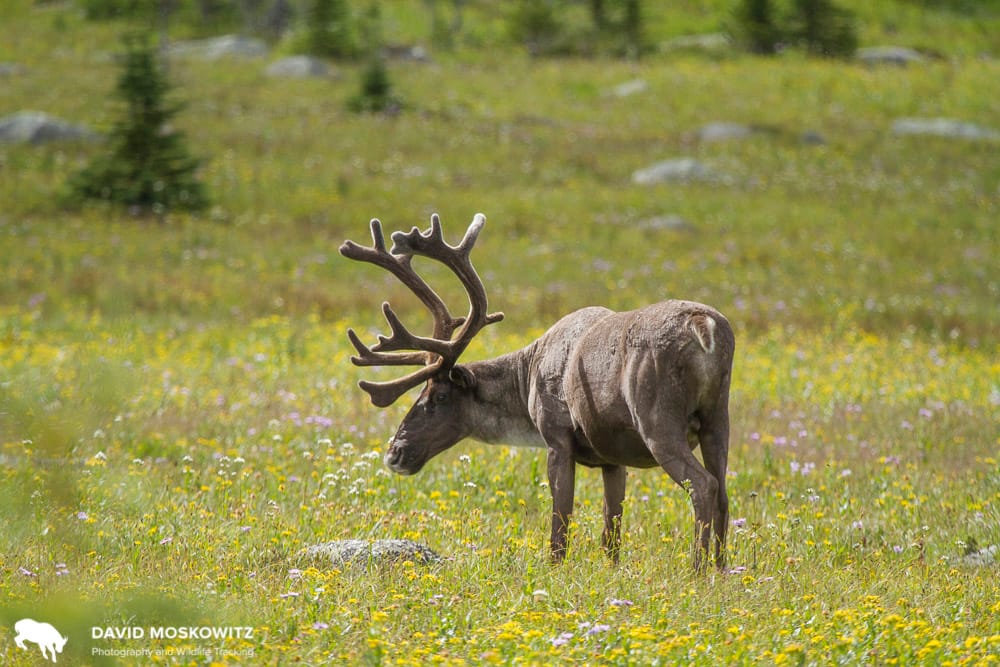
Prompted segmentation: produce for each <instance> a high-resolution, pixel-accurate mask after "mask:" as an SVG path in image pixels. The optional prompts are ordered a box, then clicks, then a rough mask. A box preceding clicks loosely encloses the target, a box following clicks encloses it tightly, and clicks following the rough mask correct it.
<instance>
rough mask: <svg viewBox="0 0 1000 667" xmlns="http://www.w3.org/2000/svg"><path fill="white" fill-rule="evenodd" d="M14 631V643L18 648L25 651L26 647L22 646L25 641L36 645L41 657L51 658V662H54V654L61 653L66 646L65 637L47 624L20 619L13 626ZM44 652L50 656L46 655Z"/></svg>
mask: <svg viewBox="0 0 1000 667" xmlns="http://www.w3.org/2000/svg"><path fill="white" fill-rule="evenodd" d="M14 630H16V631H17V636H15V637H14V643H16V644H17V647H18V648H23V649H27V648H28V647H27V646H25V645H24V642H26V641H29V642H33V643H35V644H38V648H39V650H41V652H42V657H43V658H52V662H55V661H56V653H62V650H63V646H65V645H66V637H63V636H62V635H61V634H59V631H58V630H56V629H55V628H54V627H52V626H51V625H50V624H48V623H39V622H38V621H35V620H32V619H30V618H22V619H21V620H20V621H18V622H17V623H15V624H14ZM46 651H48V653H49V654H51V655H47V654H46Z"/></svg>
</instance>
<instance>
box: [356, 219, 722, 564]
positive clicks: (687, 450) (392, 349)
mask: <svg viewBox="0 0 1000 667" xmlns="http://www.w3.org/2000/svg"><path fill="white" fill-rule="evenodd" d="M485 223H486V218H485V216H483V215H482V214H481V213H480V214H476V216H475V218H474V219H473V221H472V224H471V225H470V226H469V229H468V231H467V232H466V233H465V237H464V238H463V239H462V242H461V243H459V244H458V245H457V246H451V245H449V244H448V243H446V242H445V240H444V238H443V235H442V231H441V220H440V219H439V218H438V216H437V215H436V214H435V215H433V216H431V227H430V229H429V230H428V231H426V232H423V233H421V232H420V231H419V230H418V229H417V228H416V227H414V228H413V229H412V230H411V231H410V232H408V233H404V232H395V233H394V234H392V241H393V246H392V248H391V249H389V250H386V244H385V238H384V236H383V234H382V225H381V223H380V222H379V221H378V220H377V219H376V220H372V221H371V233H372V241H373V245H372V246H371V247H365V246H360V245H358V244H356V243H354V242H353V241H345V242H344V244H343V245H341V246H340V253H341V254H342V255H344V256H345V257H348V258H350V259H354V260H359V261H363V262H369V263H371V264H375V265H376V266H379V267H381V268H383V269H385V270H387V271H389V272H390V273H392V275H394V276H395V277H396V278H398V279H399V280H400V281H402V283H403V284H404V285H406V287H408V288H409V289H410V290H411V291H412V292H413V293H414V294H415V295H416V296H417V298H418V299H420V301H421V302H423V304H424V305H425V306H426V307H427V308H428V309H429V310H430V311H431V313H432V314H433V316H434V331H433V333H432V334H431V336H430V337H423V336H418V335H415V334H413V333H411V332H410V331H409V330H408V329H407V328H406V327H405V326H404V325H403V323H402V322H401V321H400V319H399V317H397V315H396V314H395V313H394V312H393V310H392V308H391V307H390V306H389V304H388V303H383V304H382V312H383V313H384V315H385V319H386V320H387V322H388V324H389V329H390V332H391V333H390V335H389V336H388V337H386V336H382V335H380V336H379V337H378V343H376V344H375V345H373V346H372V347H368V346H366V345H365V344H364V343H362V342H361V339H360V338H359V337H358V335H357V334H356V333H355V332H354V331H353V330H348V332H347V333H348V336H349V337H350V339H351V343H352V344H353V345H354V347H355V348H356V349H357V351H358V354H357V356H354V357H352V358H351V361H352V362H353V363H354V364H355V365H358V366H408V365H416V366H420V368H419V369H417V370H416V371H413V372H411V373H410V374H408V375H406V376H404V377H401V378H399V379H396V380H393V381H391V382H368V381H361V382H360V383H359V384H360V386H361V388H362V389H363V390H365V391H366V392H368V394H369V396H370V397H371V400H372V403H374V404H375V405H376V406H379V407H386V406H388V405H391V404H392V403H393V402H395V401H396V399H398V398H399V397H400V396H402V395H403V394H404V393H405V392H407V391H408V390H410V389H412V388H414V387H417V386H419V385H425V386H424V388H423V391H422V392H421V393H420V396H419V398H418V399H417V402H416V403H415V404H414V405H413V407H412V408H410V410H409V412H408V413H407V414H406V417H405V418H404V419H403V422H402V424H400V426H399V428H398V430H397V431H396V434H395V436H393V438H392V440H391V441H390V444H389V450H388V452H387V453H386V454H385V465H386V466H388V467H389V469H391V470H392V471H393V472H396V473H399V474H402V475H412V474H414V473H416V472H418V471H419V470H420V469H421V468H423V466H424V464H425V463H427V461H429V460H430V459H431V458H432V457H434V456H436V455H437V454H440V453H441V452H443V451H444V450H446V449H448V448H449V447H452V446H453V445H455V444H456V443H458V442H459V441H461V440H463V439H464V438H475V439H477V440H481V441H483V442H487V443H508V444H525V443H527V444H532V445H536V446H539V447H544V448H546V449H547V451H548V480H549V487H550V490H551V492H552V536H551V549H552V559H553V560H554V561H560V560H562V559H563V557H564V556H565V554H566V529H567V526H568V524H569V520H570V515H571V513H572V511H573V491H574V489H573V486H574V478H575V467H576V464H577V463H579V464H581V465H584V466H589V467H597V468H600V469H601V472H602V474H603V477H604V532H603V535H602V544H603V546H604V549H605V551H606V552H607V554H608V556H610V557H611V559H612V560H614V561H615V562H617V560H618V552H619V545H620V542H621V536H620V525H621V516H622V501H623V500H624V497H625V468H626V466H632V467H636V468H651V467H654V466H660V467H662V468H663V469H664V470H665V471H666V472H667V474H668V475H670V477H671V479H673V480H674V481H675V482H676V483H677V484H679V485H681V486H682V487H683V488H685V489H686V490H687V491H688V493H689V494H690V496H691V501H692V503H693V505H694V515H695V544H694V565H695V568H697V569H701V568H702V567H703V566H704V564H705V561H706V557H707V556H708V553H709V547H710V540H711V536H712V535H713V534H714V536H715V541H714V545H715V563H716V565H717V566H718V567H722V566H723V564H724V559H725V543H726V528H727V524H728V515H729V510H728V504H729V501H728V497H727V495H726V460H727V456H728V452H729V381H730V373H731V370H732V363H733V350H734V346H735V340H734V338H733V331H732V328H731V327H730V326H729V322H728V321H727V320H726V318H725V317H723V316H722V314H720V313H719V312H718V311H717V310H715V309H714V308H710V307H709V306H705V305H702V304H700V303H694V302H691V301H663V302H661V303H657V304H654V305H651V306H647V307H645V308H642V309H640V310H633V311H630V312H622V313H619V312H613V311H611V310H608V309H607V308H600V307H589V308H583V309H581V310H578V311H576V312H574V313H571V314H569V315H567V316H565V317H563V318H562V319H561V320H559V321H558V322H556V324H555V325H554V326H553V327H552V328H551V329H549V330H548V331H547V332H546V333H545V334H544V335H543V336H542V337H541V338H539V339H538V340H536V341H535V342H533V343H531V344H530V345H528V346H527V347H525V348H523V349H521V350H518V351H516V352H511V353H509V354H505V355H502V356H500V357H497V358H495V359H489V360H486V361H473V362H468V363H464V364H459V363H458V360H459V357H460V356H461V355H462V352H463V351H464V350H465V349H466V347H467V346H468V345H469V342H470V341H471V340H472V339H473V337H475V335H476V334H477V333H479V331H480V330H481V329H482V328H483V327H485V326H486V325H488V324H493V323H495V322H499V321H500V320H501V319H503V313H490V312H489V311H488V310H487V303H486V289H485V287H484V286H483V282H482V280H481V279H480V278H479V275H478V274H477V273H476V270H475V269H474V268H473V266H472V262H471V260H470V259H469V255H470V253H471V252H472V247H473V245H474V244H475V242H476V239H477V238H478V237H479V233H480V232H481V231H482V229H483V225H484V224H485ZM415 256H422V257H427V258H430V259H433V260H437V261H439V262H441V263H442V264H444V265H445V266H446V267H447V268H448V269H450V270H451V271H452V272H454V273H455V275H456V276H458V279H459V281H460V282H461V283H462V285H463V286H464V288H465V290H466V291H467V292H468V295H469V302H470V308H469V313H468V314H467V315H466V316H465V317H459V318H456V317H452V315H451V313H450V311H449V310H448V308H447V306H446V305H445V303H444V301H443V300H442V299H441V298H440V297H439V296H438V294H437V293H436V292H435V291H434V290H433V289H431V287H430V286H429V285H428V284H427V283H426V282H425V281H424V280H423V279H422V278H421V277H420V276H419V275H418V274H417V273H416V271H415V270H414V268H413V266H412V264H411V262H412V260H413V257H415ZM699 444H700V445H701V453H702V459H703V460H704V465H703V464H702V463H701V462H699V461H698V459H697V457H695V455H694V453H693V451H692V450H693V449H694V448H695V447H697V446H698V445H699Z"/></svg>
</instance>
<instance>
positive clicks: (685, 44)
mask: <svg viewBox="0 0 1000 667" xmlns="http://www.w3.org/2000/svg"><path fill="white" fill-rule="evenodd" d="M731 47H732V41H730V39H729V36H728V35H726V34H725V33H721V32H711V33H707V34H704V35H683V36H681V37H675V38H673V39H668V40H667V41H665V42H661V43H660V51H662V52H664V53H669V52H671V51H702V52H705V53H721V52H723V51H727V50H729V49H730V48H731Z"/></svg>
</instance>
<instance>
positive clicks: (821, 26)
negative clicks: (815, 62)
mask: <svg viewBox="0 0 1000 667" xmlns="http://www.w3.org/2000/svg"><path fill="white" fill-rule="evenodd" d="M789 23H790V26H789V34H790V36H791V37H792V39H794V40H796V41H798V42H799V43H800V44H802V45H803V46H805V48H806V50H807V51H808V52H809V53H811V54H813V55H819V56H829V57H836V58H839V57H847V56H850V55H852V54H853V53H854V51H855V49H857V47H858V36H857V30H856V28H855V26H854V15H853V14H852V13H851V12H850V11H848V10H846V9H842V8H840V7H837V6H836V5H834V4H833V3H832V2H831V1H830V0H794V2H793V3H792V15H791V17H790V21H789Z"/></svg>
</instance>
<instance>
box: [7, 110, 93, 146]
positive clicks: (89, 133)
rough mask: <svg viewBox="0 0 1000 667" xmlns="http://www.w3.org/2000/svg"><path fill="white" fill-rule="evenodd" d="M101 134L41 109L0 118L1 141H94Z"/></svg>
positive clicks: (35, 142) (18, 142) (14, 142)
mask: <svg viewBox="0 0 1000 667" xmlns="http://www.w3.org/2000/svg"><path fill="white" fill-rule="evenodd" d="M99 136H100V135H98V134H97V133H96V132H94V131H93V130H91V129H90V128H88V127H85V126H83V125H74V124H73V123H68V122H66V121H64V120H60V119H59V118H55V117H54V116H50V115H48V114H47V113H42V112H40V111H20V112H18V113H15V114H11V115H9V116H3V117H2V118H0V143H9V144H33V145H38V144H47V143H50V142H55V141H94V140H96V139H97V138H98V137H99Z"/></svg>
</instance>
